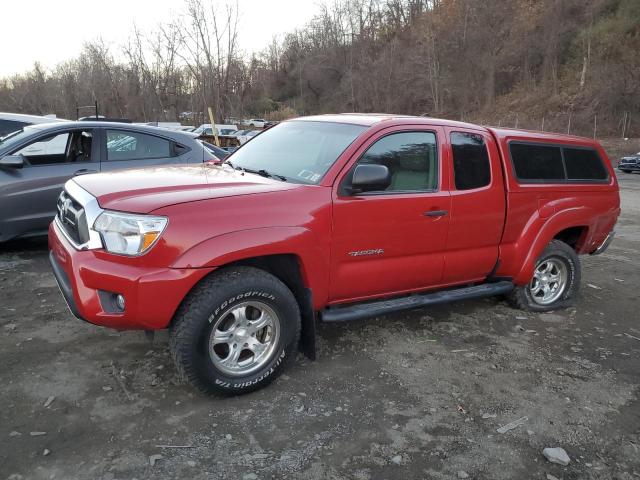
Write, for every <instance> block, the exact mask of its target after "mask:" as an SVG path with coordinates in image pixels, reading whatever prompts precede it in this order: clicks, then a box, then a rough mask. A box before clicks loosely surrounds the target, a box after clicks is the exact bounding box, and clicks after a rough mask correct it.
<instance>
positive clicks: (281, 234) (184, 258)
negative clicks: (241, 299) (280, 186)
mask: <svg viewBox="0 0 640 480" xmlns="http://www.w3.org/2000/svg"><path fill="white" fill-rule="evenodd" d="M328 248H329V246H328V245H327V246H326V248H322V247H321V245H320V243H319V241H318V239H317V236H316V235H315V234H314V232H313V231H311V230H309V229H308V228H304V227H265V228H255V229H247V230H237V231H234V232H229V233H225V234H223V235H218V236H216V237H211V238H209V239H207V240H205V241H203V242H201V243H199V244H197V245H195V246H193V247H192V248H190V249H189V250H187V251H186V252H184V253H183V254H182V255H181V256H180V257H178V258H177V259H176V260H175V261H174V263H173V265H172V268H211V267H213V268H215V267H221V266H224V265H228V264H230V263H233V262H238V261H241V260H246V259H250V258H255V257H263V256H268V255H295V256H296V257H297V258H298V260H299V263H300V270H301V271H300V275H301V277H302V281H303V282H304V285H303V287H305V288H310V289H312V290H313V297H314V303H316V304H318V302H323V301H325V300H326V297H327V295H328V285H329V274H328V272H329V264H328V258H327V255H326V251H327V249H328Z"/></svg>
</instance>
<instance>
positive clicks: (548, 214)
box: [49, 114, 620, 394]
mask: <svg viewBox="0 0 640 480" xmlns="http://www.w3.org/2000/svg"><path fill="white" fill-rule="evenodd" d="M619 212H620V200H619V189H618V184H617V180H616V176H615V174H614V171H613V169H612V166H611V163H610V161H609V159H608V158H607V155H606V154H605V152H604V150H603V149H602V147H601V146H600V145H599V144H598V143H597V142H596V141H594V140H591V139H588V138H580V137H575V136H568V135H556V134H550V133H540V132H531V131H523V130H510V129H505V128H485V127H481V126H477V125H472V124H468V123H460V122H454V121H447V120H437V119H432V118H420V117H409V116H397V115H395V116H394V115H359V114H345V115H322V116H313V117H305V118H299V119H294V120H290V121H286V122H282V123H281V124H279V125H277V126H275V127H273V128H272V129H270V130H267V131H265V132H264V133H263V134H262V135H259V136H257V137H255V138H254V139H253V140H252V141H251V142H247V143H246V144H245V145H243V146H242V147H241V148H240V149H238V150H237V151H236V152H235V153H233V154H232V155H231V156H229V157H228V158H227V159H226V160H225V161H224V162H223V163H219V164H217V165H214V164H202V165H193V166H166V167H156V168H152V169H140V170H130V171H126V172H124V171H123V172H109V173H101V174H96V175H86V176H82V177H77V178H74V179H72V180H70V181H69V182H67V184H66V186H65V189H64V191H63V192H62V194H61V195H60V198H59V200H58V213H57V216H56V217H55V219H54V221H53V223H52V224H51V226H50V229H49V249H50V254H49V258H50V262H51V265H52V267H53V272H54V274H55V277H56V279H57V281H58V284H59V286H60V290H61V292H62V294H63V295H64V298H65V299H66V301H67V303H68V305H69V307H70V310H71V311H72V313H74V314H75V316H77V317H78V318H80V319H83V320H85V321H87V322H90V323H93V324H96V325H102V326H105V327H110V328H114V329H140V330H148V331H154V330H158V329H169V330H170V349H171V351H172V355H173V358H174V360H175V363H176V365H177V369H178V371H179V372H180V373H181V374H182V375H183V376H184V377H185V378H186V379H188V380H189V381H190V382H191V383H192V384H194V385H195V386H196V387H197V388H198V389H200V390H201V391H203V392H205V393H221V394H241V393H245V392H248V391H251V390H255V389H257V388H260V387H262V386H264V385H266V384H268V383H269V382H271V381H272V380H273V379H274V378H276V377H277V376H278V374H280V372H281V371H282V369H283V367H284V366H285V364H286V362H287V361H288V360H289V359H290V358H291V357H293V356H295V352H296V351H297V350H298V349H300V350H302V351H303V352H304V353H305V354H306V355H308V356H310V357H312V358H313V356H314V355H315V343H314V339H315V325H316V321H325V322H338V321H350V320H358V319H363V318H367V317H373V316H378V315H384V314H388V313H392V312H397V311H400V310H408V309H415V308H419V307H425V306H428V305H433V304H436V303H442V302H449V301H453V300H457V299H468V298H477V297H482V296H488V295H505V296H508V297H510V298H511V300H512V301H513V303H514V304H515V305H516V306H518V307H519V308H522V309H525V310H530V311H536V312H542V311H547V310H553V309H559V308H563V307H565V306H566V305H568V303H569V302H570V301H571V299H572V298H573V297H574V296H575V295H576V292H577V291H578V288H579V284H580V260H579V257H578V255H579V254H596V253H600V252H602V251H603V250H604V249H606V248H607V246H608V245H609V243H610V242H611V239H612V238H613V229H614V226H615V223H616V220H617V217H618V215H619Z"/></svg>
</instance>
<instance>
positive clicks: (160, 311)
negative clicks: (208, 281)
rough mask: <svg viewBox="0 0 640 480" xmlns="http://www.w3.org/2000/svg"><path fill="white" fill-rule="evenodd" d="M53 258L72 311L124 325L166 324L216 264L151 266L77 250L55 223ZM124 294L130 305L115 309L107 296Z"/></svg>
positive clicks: (89, 318)
mask: <svg viewBox="0 0 640 480" xmlns="http://www.w3.org/2000/svg"><path fill="white" fill-rule="evenodd" d="M49 261H50V262H51V266H52V268H53V273H54V275H55V277H56V280H57V282H58V285H59V287H60V291H61V293H62V295H63V297H64V298H65V300H66V302H67V305H68V306H69V309H70V310H71V313H73V314H74V315H75V316H76V317H78V318H80V319H81V320H85V321H87V322H90V323H93V324H95V325H101V326H105V327H110V328H116V329H119V330H157V329H162V328H166V327H167V326H168V325H169V323H170V322H171V319H172V318H173V315H174V314H175V311H176V310H177V308H178V306H179V305H180V303H181V302H182V300H183V299H184V297H185V296H186V295H187V293H189V291H190V290H191V289H192V288H193V287H194V285H195V284H196V283H198V282H199V281H200V280H201V279H202V278H203V277H205V276H206V275H207V274H209V273H210V272H211V271H213V270H214V269H213V268H194V269H176V268H149V267H139V266H136V265H127V264H124V263H121V262H120V263H116V262H111V261H109V260H106V259H104V258H99V257H98V256H96V254H95V251H93V250H76V249H75V248H74V247H73V246H72V245H71V244H70V243H69V241H68V240H67V239H66V238H65V237H64V236H63V234H62V232H60V230H59V227H58V226H57V225H56V224H55V223H52V224H51V225H50V226H49ZM109 294H121V295H123V296H124V298H125V309H124V311H122V312H118V313H115V312H113V308H112V306H111V305H109V304H108V302H106V301H105V298H107V296H108V295H109Z"/></svg>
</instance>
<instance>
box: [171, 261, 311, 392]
mask: <svg viewBox="0 0 640 480" xmlns="http://www.w3.org/2000/svg"><path fill="white" fill-rule="evenodd" d="M252 299H253V300H259V301H260V302H263V303H265V304H267V305H268V306H269V307H270V308H271V309H272V310H273V311H274V312H275V313H276V314H277V316H278V318H279V319H280V322H281V324H280V335H279V338H278V340H277V345H276V346H275V350H274V352H273V354H272V355H271V357H270V359H269V361H268V362H267V363H266V364H265V365H264V366H262V368H260V369H259V370H257V371H255V372H252V373H250V374H248V375H246V376H242V377H239V376H231V375H228V374H225V373H223V372H222V371H220V370H219V369H218V368H216V366H215V365H214V362H213V360H212V359H211V356H210V353H209V348H208V341H209V335H210V333H211V330H212V328H213V326H214V325H215V324H216V320H217V319H218V317H217V315H222V314H223V312H224V309H225V308H228V307H230V306H233V305H234V303H237V302H239V301H250V300H252ZM300 325H301V320H300V309H299V306H298V303H297V302H296V299H295V297H294V296H293V294H292V293H291V291H290V290H289V289H288V288H287V286H286V285H285V284H284V283H282V282H281V281H280V280H279V279H278V278H276V277H275V276H273V275H271V274H270V273H267V272H265V271H263V270H260V269H257V268H253V267H231V268H228V269H222V270H219V271H216V272H214V273H212V274H211V275H209V276H208V277H205V278H204V279H203V280H202V281H201V282H200V283H199V284H198V285H196V287H194V289H193V290H192V291H191V292H190V293H189V295H188V296H187V297H186V299H185V300H184V301H183V302H182V305H181V306H180V308H179V309H178V311H177V312H176V315H175V316H174V320H173V322H172V325H171V328H170V342H169V345H170V349H171V353H172V356H173V359H174V361H175V364H176V367H177V369H178V372H179V374H180V375H181V376H182V377H183V378H184V379H186V380H188V381H189V382H190V383H191V384H192V385H194V386H195V387H196V388H197V389H198V390H200V391H201V392H203V393H205V394H219V395H240V394H244V393H248V392H251V391H254V390H257V389H259V388H262V387H264V386H265V385H267V384H269V383H270V382H272V381H273V380H274V379H275V378H276V377H277V376H278V375H279V374H280V373H281V372H282V369H283V368H284V366H285V364H286V363H287V362H288V360H289V359H290V358H291V357H293V356H294V355H295V352H296V349H297V345H298V341H299V339H300Z"/></svg>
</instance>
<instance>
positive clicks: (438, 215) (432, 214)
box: [423, 210, 449, 217]
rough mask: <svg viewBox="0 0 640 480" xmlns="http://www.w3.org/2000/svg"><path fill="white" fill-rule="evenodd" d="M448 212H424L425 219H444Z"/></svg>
mask: <svg viewBox="0 0 640 480" xmlns="http://www.w3.org/2000/svg"><path fill="white" fill-rule="evenodd" d="M448 213H449V212H448V211H447V210H429V211H428V212H424V214H423V215H424V216H425V217H444V216H446V215H447V214H448Z"/></svg>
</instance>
